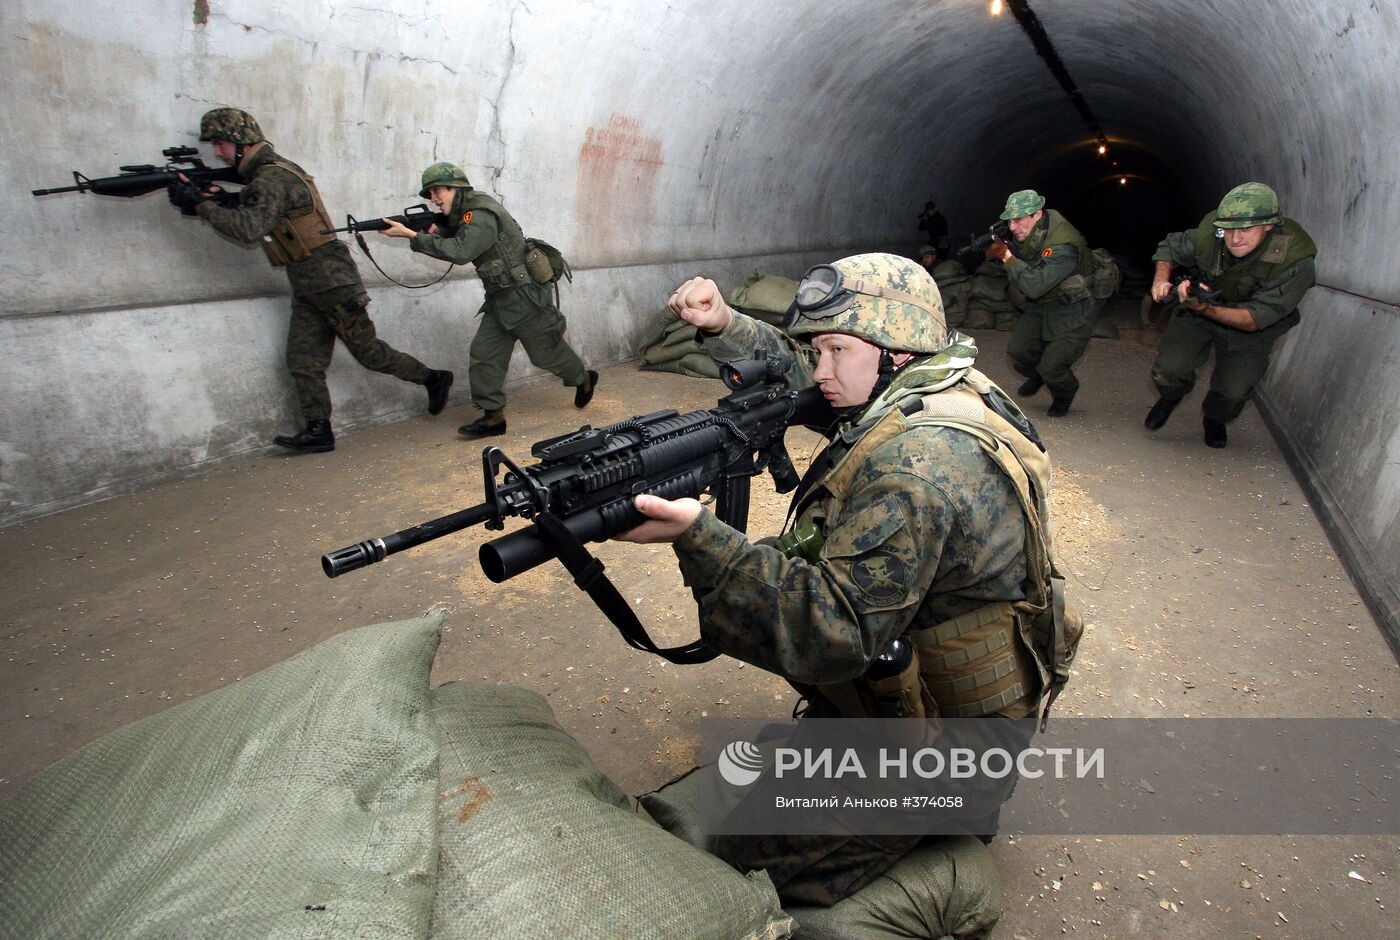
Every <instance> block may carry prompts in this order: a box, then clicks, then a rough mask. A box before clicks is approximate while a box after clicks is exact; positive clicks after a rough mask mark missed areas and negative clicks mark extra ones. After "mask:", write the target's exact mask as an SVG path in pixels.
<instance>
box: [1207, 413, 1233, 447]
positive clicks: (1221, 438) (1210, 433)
mask: <svg viewBox="0 0 1400 940" xmlns="http://www.w3.org/2000/svg"><path fill="white" fill-rule="evenodd" d="M1201 426H1202V427H1204V428H1205V432H1206V433H1205V439H1206V446H1207V447H1224V446H1225V445H1226V444H1227V443H1228V442H1229V440H1230V435H1228V434H1226V433H1225V425H1223V424H1221V423H1220V422H1219V421H1216V420H1215V419H1214V418H1206V419H1205V420H1204V421H1202V422H1201Z"/></svg>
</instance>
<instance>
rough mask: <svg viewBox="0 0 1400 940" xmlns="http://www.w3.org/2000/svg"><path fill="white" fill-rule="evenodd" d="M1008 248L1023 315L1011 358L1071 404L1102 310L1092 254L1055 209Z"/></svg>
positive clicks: (1009, 268) (1021, 370)
mask: <svg viewBox="0 0 1400 940" xmlns="http://www.w3.org/2000/svg"><path fill="white" fill-rule="evenodd" d="M1013 198H1014V197H1013ZM1041 204H1042V205H1043V204H1044V200H1041ZM1034 211H1036V210H1031V213H1033V212H1034ZM1031 213H1026V214H1031ZM1008 247H1009V248H1010V249H1011V254H1010V255H1009V256H1008V257H1007V258H1006V261H1005V262H1004V266H1005V268H1006V274H1007V277H1008V278H1009V279H1010V280H1011V287H1012V288H1013V290H1012V291H1011V294H1012V298H1013V300H1015V301H1016V302H1017V306H1018V307H1019V308H1020V310H1021V314H1020V316H1019V317H1018V318H1017V320H1016V325H1015V327H1013V329H1012V331H1011V340H1010V342H1009V343H1008V345H1007V353H1008V355H1010V357H1011V362H1012V364H1013V365H1014V366H1015V368H1016V371H1017V372H1019V373H1021V374H1022V375H1024V376H1027V377H1029V378H1032V379H1034V378H1037V377H1039V378H1040V379H1041V380H1043V381H1044V382H1045V384H1046V386H1047V387H1048V388H1049V389H1050V393H1051V395H1053V396H1054V398H1055V399H1056V400H1057V401H1061V400H1063V401H1068V400H1069V399H1072V398H1073V397H1074V396H1075V393H1076V392H1078V391H1079V379H1078V378H1076V377H1075V374H1074V369H1073V366H1074V363H1075V362H1077V361H1078V360H1079V357H1080V356H1082V355H1084V350H1085V349H1087V348H1088V346H1089V339H1090V337H1091V336H1092V335H1093V332H1094V316H1095V315H1096V314H1097V313H1098V312H1099V308H1100V307H1102V306H1103V303H1102V301H1099V300H1096V299H1095V298H1094V296H1093V293H1092V292H1091V290H1090V285H1089V277H1090V275H1091V274H1092V273H1093V270H1094V261H1093V255H1092V254H1091V252H1090V251H1089V246H1088V244H1087V243H1086V242H1085V241H1084V236H1083V235H1080V234H1079V231H1078V230H1077V229H1076V228H1075V227H1074V226H1073V225H1071V224H1070V223H1069V222H1068V221H1067V220H1066V219H1065V217H1064V216H1062V215H1060V213H1059V212H1057V211H1055V210H1054V209H1048V210H1046V212H1045V215H1044V217H1042V218H1041V220H1040V221H1039V222H1038V223H1036V226H1035V228H1033V229H1032V230H1031V232H1030V234H1029V235H1027V236H1026V238H1025V240H1024V241H1019V242H1018V241H1014V240H1013V241H1012V242H1010V243H1009V245H1008Z"/></svg>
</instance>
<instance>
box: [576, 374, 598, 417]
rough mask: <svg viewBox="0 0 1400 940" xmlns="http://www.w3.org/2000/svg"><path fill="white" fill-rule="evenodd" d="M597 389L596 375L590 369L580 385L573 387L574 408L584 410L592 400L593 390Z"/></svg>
mask: <svg viewBox="0 0 1400 940" xmlns="http://www.w3.org/2000/svg"><path fill="white" fill-rule="evenodd" d="M597 387H598V373H596V372H594V371H593V370H592V369H589V370H588V374H587V375H586V376H584V377H583V384H582V385H575V386H574V407H575V408H584V407H587V405H588V403H589V402H591V401H592V400H593V390H594V389H595V388H597Z"/></svg>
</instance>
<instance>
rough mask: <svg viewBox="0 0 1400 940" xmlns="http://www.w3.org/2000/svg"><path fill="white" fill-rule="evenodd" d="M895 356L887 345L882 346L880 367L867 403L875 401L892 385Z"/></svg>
mask: <svg viewBox="0 0 1400 940" xmlns="http://www.w3.org/2000/svg"><path fill="white" fill-rule="evenodd" d="M894 369H895V366H894V356H892V355H890V351H889V350H888V349H886V348H885V347H883V346H881V347H880V369H879V372H878V373H877V374H876V377H875V385H874V387H873V388H871V389H870V397H869V398H867V399H866V403H867V404H869V403H870V402H872V401H874V400H875V399H877V398H879V397H880V396H881V395H883V394H884V393H885V389H887V388H889V387H890V382H891V381H893V380H894Z"/></svg>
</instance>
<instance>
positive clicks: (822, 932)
mask: <svg viewBox="0 0 1400 940" xmlns="http://www.w3.org/2000/svg"><path fill="white" fill-rule="evenodd" d="M1001 911H1002V907H1001V880H1000V879H999V878H998V877H997V869H996V863H995V862H993V860H992V853H991V852H989V851H988V850H987V847H986V846H985V845H983V844H982V841H981V840H980V839H978V838H977V837H976V836H942V837H935V839H931V840H930V841H929V843H927V844H925V845H921V846H919V847H918V848H917V849H915V850H914V851H912V852H910V853H909V854H908V855H906V856H904V858H902V859H900V860H899V861H898V862H896V863H895V865H894V867H893V868H891V869H890V870H889V871H887V872H885V874H883V875H881V876H880V877H879V878H876V879H875V880H874V881H872V882H871V883H870V884H868V885H866V886H865V887H864V888H861V889H860V890H859V891H857V892H856V893H855V894H853V895H851V896H850V897H848V898H844V899H843V900H841V901H838V902H836V904H834V905H832V906H831V907H790V908H788V913H789V914H791V915H792V916H793V917H795V918H797V936H798V937H799V938H800V940H894V938H911V940H912V938H925V937H938V938H945V937H956V938H958V940H983V938H985V937H988V936H990V935H991V932H992V928H993V927H995V926H996V923H997V921H998V920H1000V919H1001Z"/></svg>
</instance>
